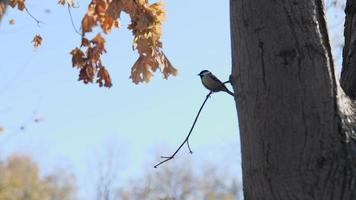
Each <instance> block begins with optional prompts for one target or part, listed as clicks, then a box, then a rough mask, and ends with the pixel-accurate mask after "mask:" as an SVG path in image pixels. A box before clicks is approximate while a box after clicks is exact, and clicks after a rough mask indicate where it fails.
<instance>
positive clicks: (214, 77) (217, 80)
mask: <svg viewBox="0 0 356 200" xmlns="http://www.w3.org/2000/svg"><path fill="white" fill-rule="evenodd" d="M210 77H211V78H212V79H213V80H214V81H216V82H219V83H220V84H222V82H221V81H220V80H219V79H218V78H217V77H216V76H215V75H214V74H210Z"/></svg>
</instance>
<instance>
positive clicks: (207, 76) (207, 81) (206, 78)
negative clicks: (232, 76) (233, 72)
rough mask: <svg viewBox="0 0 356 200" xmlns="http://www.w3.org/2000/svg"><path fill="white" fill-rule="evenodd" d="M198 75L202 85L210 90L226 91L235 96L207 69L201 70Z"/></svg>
mask: <svg viewBox="0 0 356 200" xmlns="http://www.w3.org/2000/svg"><path fill="white" fill-rule="evenodd" d="M198 76H200V79H201V82H202V84H203V85H204V87H205V88H206V89H208V90H210V91H211V92H220V91H223V92H226V93H228V94H230V95H231V96H235V95H234V93H233V92H231V91H230V90H229V89H227V87H226V86H225V85H224V83H223V82H221V81H220V80H219V79H218V78H217V77H216V76H215V75H214V74H213V73H211V72H210V71H209V70H203V71H201V72H200V73H199V74H198Z"/></svg>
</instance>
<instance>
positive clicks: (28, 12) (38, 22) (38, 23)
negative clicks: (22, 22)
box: [25, 7, 44, 26]
mask: <svg viewBox="0 0 356 200" xmlns="http://www.w3.org/2000/svg"><path fill="white" fill-rule="evenodd" d="M25 11H26V13H27V14H28V15H29V16H30V17H31V18H32V19H33V20H35V21H36V23H37V26H40V24H41V23H42V24H44V23H43V22H42V21H40V20H38V19H37V18H36V17H34V16H33V15H32V14H31V13H30V11H29V10H28V9H27V7H25Z"/></svg>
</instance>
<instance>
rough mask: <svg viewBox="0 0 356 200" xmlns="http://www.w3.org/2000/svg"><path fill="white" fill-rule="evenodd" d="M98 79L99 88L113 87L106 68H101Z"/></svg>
mask: <svg viewBox="0 0 356 200" xmlns="http://www.w3.org/2000/svg"><path fill="white" fill-rule="evenodd" d="M97 77H98V80H97V81H96V82H97V83H98V84H99V87H102V86H105V87H108V88H110V87H111V86H112V83H111V78H110V74H109V72H108V71H107V70H106V69H105V67H103V66H101V67H100V68H99V71H98V74H97Z"/></svg>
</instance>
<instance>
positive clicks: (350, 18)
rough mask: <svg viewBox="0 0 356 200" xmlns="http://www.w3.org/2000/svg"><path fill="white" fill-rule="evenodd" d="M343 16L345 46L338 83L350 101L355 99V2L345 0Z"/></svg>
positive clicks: (355, 0)
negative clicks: (344, 15)
mask: <svg viewBox="0 0 356 200" xmlns="http://www.w3.org/2000/svg"><path fill="white" fill-rule="evenodd" d="M345 14H346V17H345V30H344V35H345V46H344V51H343V64H342V70H341V79H340V82H341V86H342V88H343V89H344V91H345V93H346V94H347V95H348V96H349V97H350V98H351V99H356V67H355V64H356V17H354V15H355V14H356V0H347V3H346V8H345Z"/></svg>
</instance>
